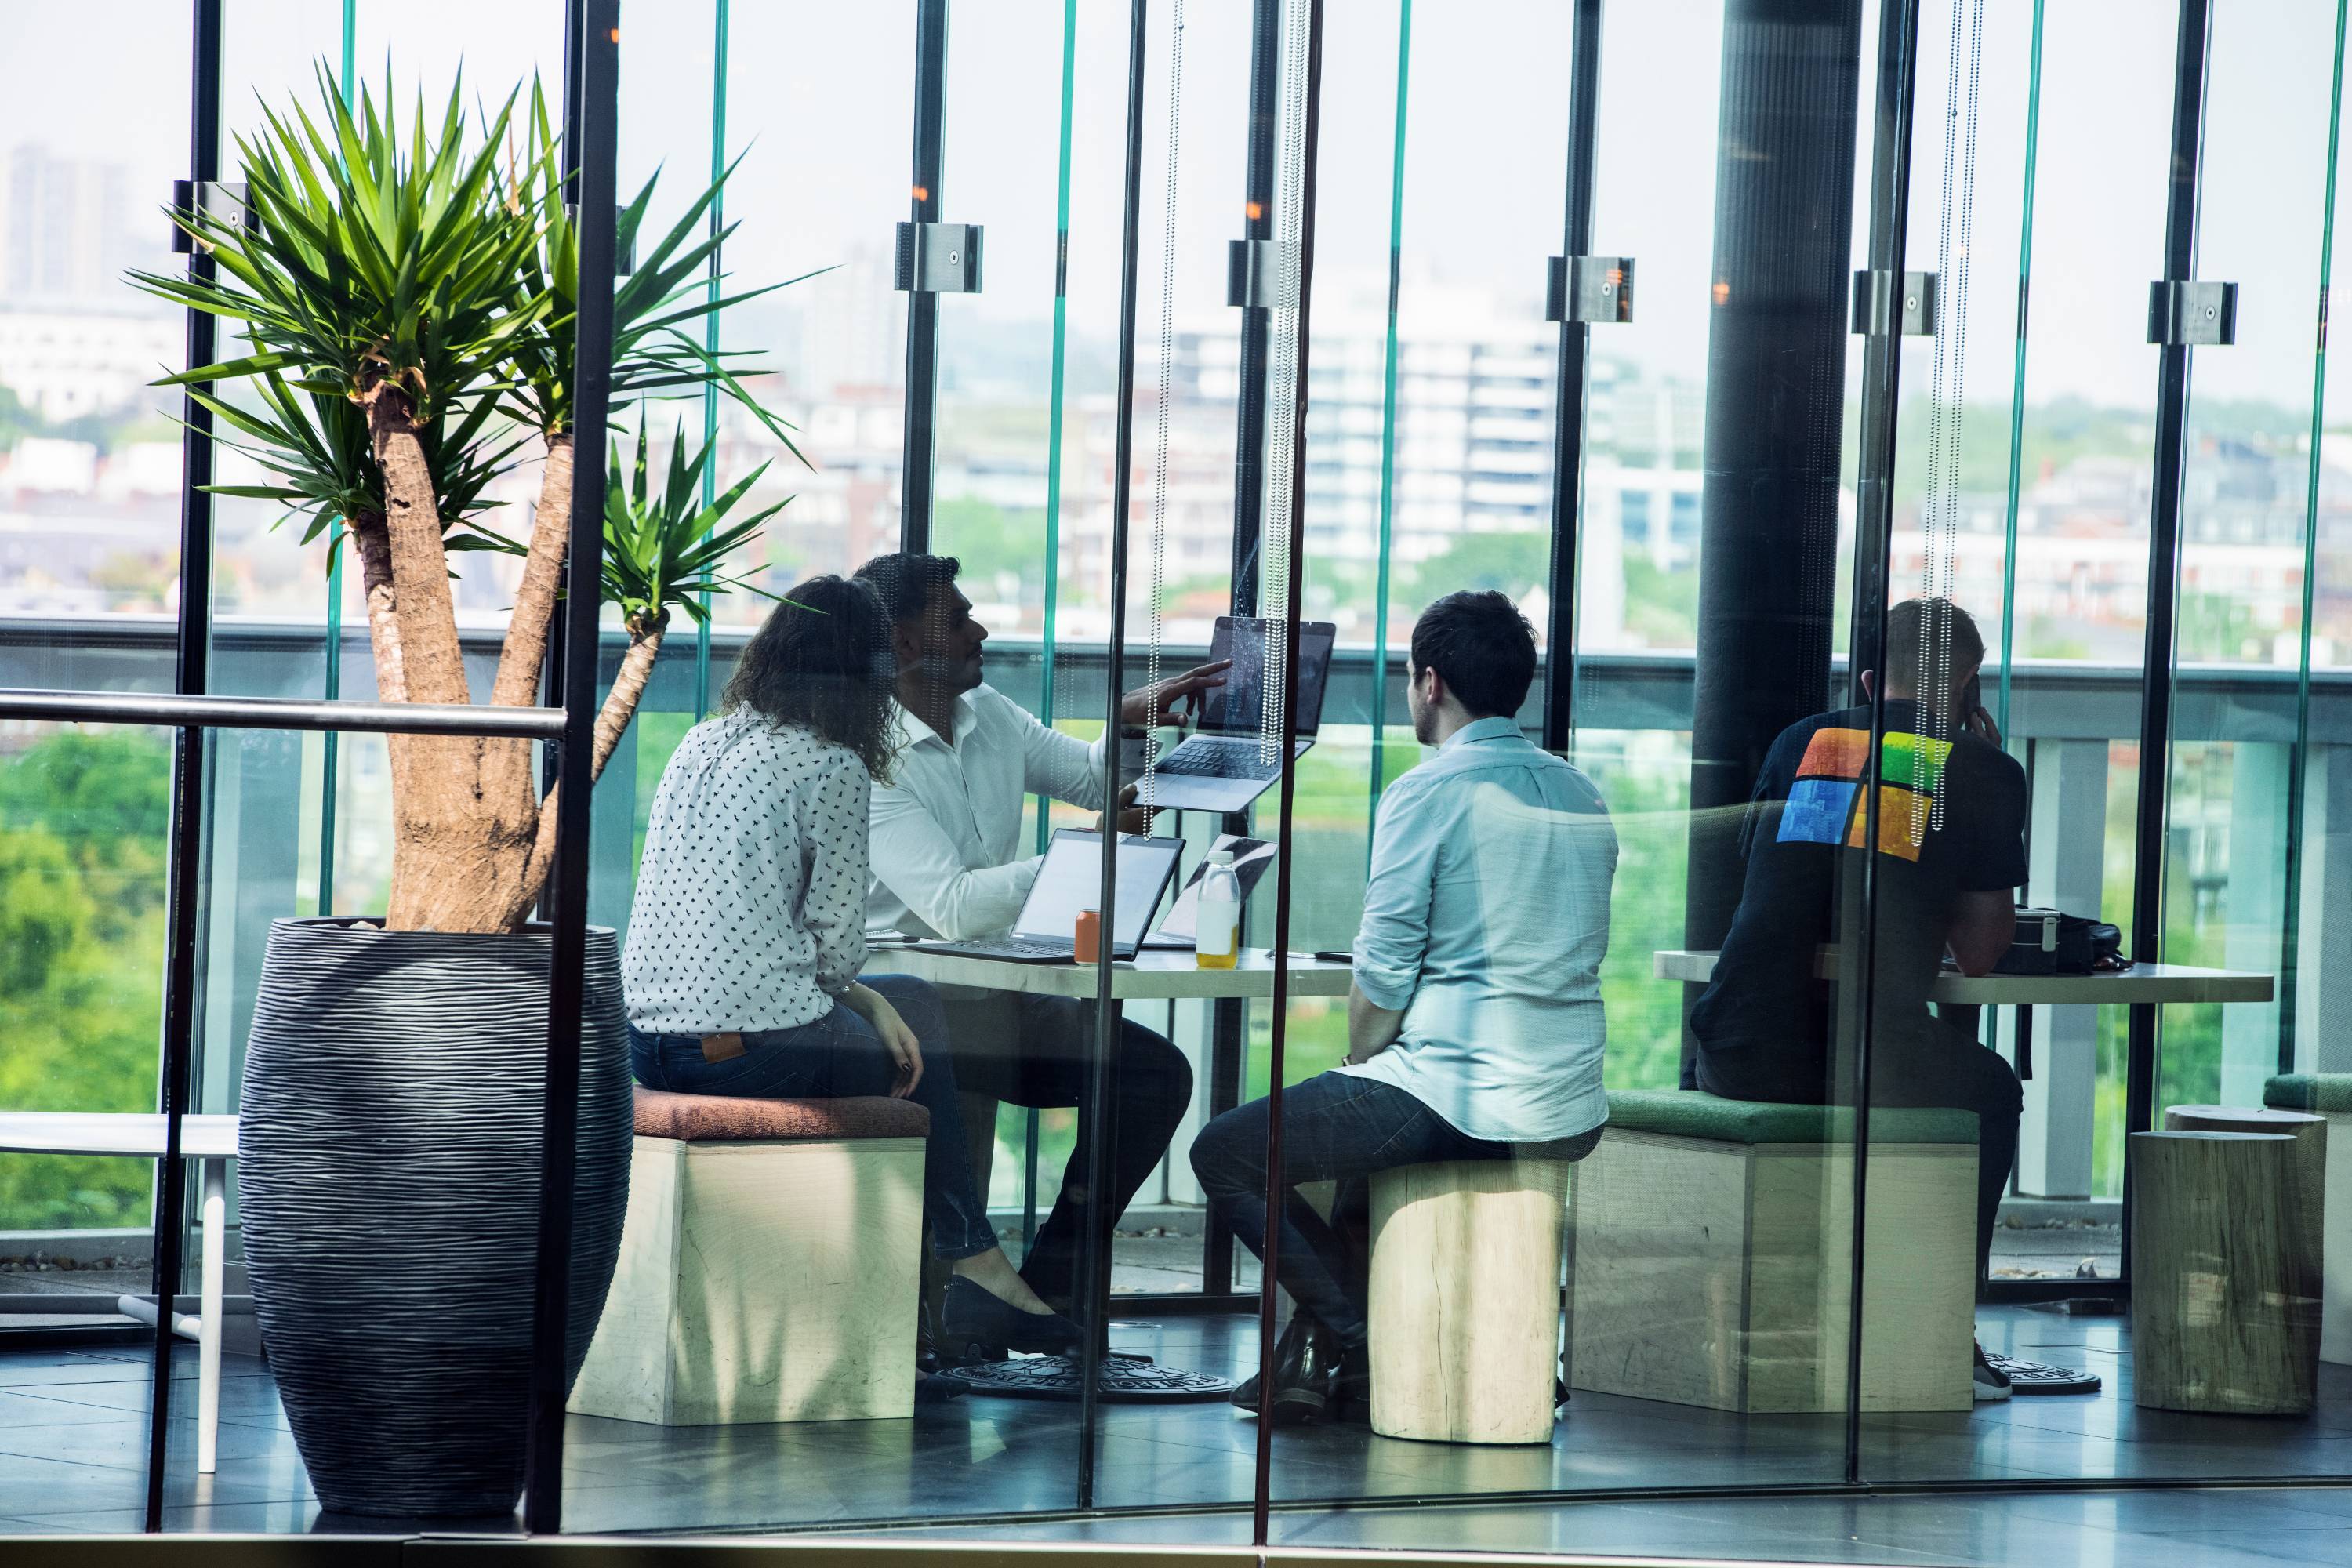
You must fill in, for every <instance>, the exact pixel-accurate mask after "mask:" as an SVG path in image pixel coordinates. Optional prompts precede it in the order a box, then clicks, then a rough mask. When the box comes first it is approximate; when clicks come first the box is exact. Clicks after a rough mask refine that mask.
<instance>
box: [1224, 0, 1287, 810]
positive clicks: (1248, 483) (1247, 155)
mask: <svg viewBox="0 0 2352 1568" xmlns="http://www.w3.org/2000/svg"><path fill="white" fill-rule="evenodd" d="M1281 64H1282V0H1254V3H1253V5H1252V6H1251V8H1250V90H1249V138H1248V142H1247V147H1246V150H1245V152H1244V170H1243V179H1242V237H1243V238H1244V239H1245V240H1249V241H1253V242H1262V241H1265V240H1270V239H1272V238H1273V237H1274V154H1275V122H1274V117H1275V110H1276V108H1277V106H1278V102H1279V98H1280V93H1281V77H1280V70H1281ZM1273 325H1274V312H1273V311H1272V310H1269V309H1267V308H1266V307H1265V306H1264V305H1244V306H1243V307H1242V342H1241V370H1240V375H1241V389H1240V393H1239V395H1238V396H1237V398H1236V400H1235V408H1234V580H1233V590H1232V599H1231V602H1232V605H1233V613H1234V615H1237V616H1255V615H1256V614H1257V597H1258V595H1257V564H1258V562H1257V558H1258V546H1259V543H1260V542H1261V540H1262V538H1263V535H1264V533H1265V416H1266V407H1265V401H1266V355H1267V348H1268V343H1269V341H1270V339H1271V337H1272V333H1273ZM1227 826H1228V827H1229V828H1230V827H1231V826H1232V825H1231V824H1230V823H1228V824H1227Z"/></svg>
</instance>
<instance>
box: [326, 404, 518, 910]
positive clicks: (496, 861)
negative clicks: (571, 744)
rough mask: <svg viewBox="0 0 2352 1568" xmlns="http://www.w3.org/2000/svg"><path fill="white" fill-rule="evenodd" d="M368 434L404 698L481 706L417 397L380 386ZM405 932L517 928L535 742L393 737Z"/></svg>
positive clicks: (399, 894)
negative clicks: (514, 918) (469, 668)
mask: <svg viewBox="0 0 2352 1568" xmlns="http://www.w3.org/2000/svg"><path fill="white" fill-rule="evenodd" d="M368 426H369V433H370V436H371V438H372V440H373V447H374V451H375V460H376V467H377V468H379V469H380V470H381V471H382V472H383V489H384V503H385V504H384V522H385V536H386V539H387V542H388V543H389V545H390V550H389V554H390V558H391V567H392V594H393V599H394V615H395V618H396V621H397V625H398V633H399V640H400V652H401V676H402V679H403V682H404V691H403V700H406V701H411V702H436V703H457V704H463V703H466V702H467V701H469V700H471V693H470V692H469V691H468V690H467V685H466V665H465V658H464V655H463V653H462V652H461V650H460V648H459V647H458V642H457V610H456V606H455V605H454V604H453V603H452V601H451V599H450V596H449V561H448V555H447V552H446V550H445V549H444V547H443V545H442V538H441V536H442V526H441V515H440V501H439V498H438V497H437V496H436V495H435V494H434V490H433V474H432V468H431V466H430V465H429V463H428V462H427V461H426V459H425V447H424V444H423V443H422V442H421V441H420V440H418V438H417V431H416V425H415V418H414V415H413V407H412V405H411V404H410V401H409V398H408V395H407V394H406V392H405V391H404V390H403V389H402V388H401V387H399V386H396V385H394V384H391V383H388V382H387V383H381V384H378V385H376V386H375V387H373V389H371V391H370V394H369V398H368ZM390 750H391V753H392V783H393V851H392V898H391V903H390V907H389V908H388V910H387V911H386V914H385V924H386V926H387V927H388V928H389V929H391V930H394V931H470V932H486V931H504V930H507V929H508V926H509V922H508V916H507V911H508V910H509V909H511V908H513V907H514V904H515V899H516V895H515V889H516V887H517V885H518V884H519V883H520V881H521V879H522V878H523V875H524V873H525V871H526V869H527V868H528V865H529V861H530V848H531V845H532V843H533V842H534V840H535V839H536V837H537V829H538V826H539V806H538V802H537V801H536V799H534V797H533V792H532V787H531V777H530V742H527V741H512V740H484V739H479V738H476V737H470V736H455V735H394V736H393V737H391V738H390Z"/></svg>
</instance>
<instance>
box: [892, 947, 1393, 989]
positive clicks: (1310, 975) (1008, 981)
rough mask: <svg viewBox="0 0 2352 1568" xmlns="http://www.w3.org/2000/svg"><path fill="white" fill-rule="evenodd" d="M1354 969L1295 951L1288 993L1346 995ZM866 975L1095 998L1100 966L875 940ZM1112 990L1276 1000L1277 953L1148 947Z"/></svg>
mask: <svg viewBox="0 0 2352 1568" xmlns="http://www.w3.org/2000/svg"><path fill="white" fill-rule="evenodd" d="M1354 972H1355V971H1354V968H1353V966H1352V965H1349V964H1346V963H1330V962H1328V961H1327V960H1324V959H1319V958H1310V957H1308V956H1307V954H1305V953H1293V954H1292V955H1291V958H1290V994H1291V995H1293V996H1345V995H1346V994H1348V982H1349V976H1350V975H1351V974H1353V973H1354ZM866 973H868V974H911V975H913V976H915V977H916V978H917V979H919V980H928V981H929V982H930V983H931V984H934V985H978V986H983V987H985V988H987V989H988V990H991V991H1027V992H1034V993H1035V994H1039V995H1045V996H1077V997H1087V998H1091V997H1092V996H1094V995H1095V994H1096V992H1095V985H1096V968H1095V965H1093V964H1091V963H1013V962H1012V961H1011V960H1009V959H1002V958H974V957H971V956H969V955H966V954H964V953H958V952H923V951H922V950H920V949H919V948H908V947H892V946H885V945H877V946H875V947H874V948H873V949H871V950H870V951H869V952H867V953H866ZM1111 994H1112V996H1113V997H1115V998H1117V999H1118V1000H1119V1001H1122V1002H1144V1001H1166V1000H1169V999H1171V998H1184V997H1221V996H1258V997H1271V996H1272V995H1273V994H1274V954H1273V953H1271V952H1267V951H1266V950H1265V948H1262V947H1251V948H1244V949H1243V950H1242V956H1241V962H1240V963H1237V964H1235V965H1234V967H1233V968H1231V969H1203V968H1202V967H1201V966H1200V964H1199V963H1197V962H1195V960H1194V959H1193V956H1192V950H1191V949H1190V948H1186V949H1184V950H1183V951H1181V952H1144V953H1141V954H1139V956H1137V957H1135V958H1132V959H1123V960H1121V961H1120V962H1119V963H1117V964H1116V965H1114V966H1113V968H1112V972H1111Z"/></svg>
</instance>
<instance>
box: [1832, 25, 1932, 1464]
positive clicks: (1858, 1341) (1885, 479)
mask: <svg viewBox="0 0 2352 1568" xmlns="http://www.w3.org/2000/svg"><path fill="white" fill-rule="evenodd" d="M1918 37H1919V0H1884V3H1883V5H1882V6H1881V8H1880V11H1879V17H1878V80H1877V90H1876V92H1875V94H1874V98H1875V102H1876V114H1875V119H1874V126H1873V130H1872V136H1871V171H1870V265H1871V269H1872V270H1873V271H1883V272H1885V273H1888V274H1890V275H1891V276H1894V277H1896V278H1900V277H1901V276H1902V273H1903V262H1904V257H1905V246H1906V239H1907V237H1908V228H1909V224H1910V214H1911V126H1912V115H1913V99H1914V96H1915V92H1916V87H1917V83H1918V68H1919V60H1918ZM1882 327H1883V328H1884V330H1883V331H1882V330H1880V329H1881V328H1882ZM1902 342H1903V340H1902V332H1901V322H1900V321H1899V320H1896V321H1875V320H1874V326H1873V330H1872V331H1871V332H1870V334H1869V336H1868V337H1866V338H1865V339H1864V349H1863V375H1862V439H1861V446H1860V449H1859V451H1858V452H1857V453H1856V456H1855V462H1856V466H1857V469H1858V471H1857V474H1856V480H1855V487H1854V489H1855V513H1854V570H1853V599H1854V614H1853V634H1852V635H1853V641H1852V642H1850V643H1849V644H1848V647H1849V649H1850V650H1851V651H1850V653H1849V655H1848V658H1847V660H1846V664H1847V668H1849V669H1850V670H1853V671H1855V672H1856V674H1855V676H1854V679H1855V682H1856V684H1857V685H1858V684H1859V683H1860V675H1859V671H1861V670H1862V669H1863V668H1865V667H1866V668H1872V669H1885V668H1886V591H1887V583H1888V580H1889V578H1890V577H1891V575H1892V572H1893V567H1892V550H1893V545H1894V529H1893V526H1892V522H1893V516H1894V475H1895V433H1896V432H1895V412H1896V400H1897V397H1898V395H1899V394H1900V391H1901V373H1902V366H1903V360H1902ZM1865 655H1867V656H1868V657H1867V659H1865V658H1864V656H1865ZM1871 685H1872V689H1871V691H1870V692H1869V693H1868V694H1867V696H1866V697H1865V698H1864V700H1866V701H1867V702H1868V703H1869V704H1870V748H1869V750H1868V752H1865V753H1864V765H1863V773H1864V777H1865V778H1866V779H1869V780H1873V781H1875V780H1876V778H1877V777H1878V760H1877V759H1878V756H1879V753H1880V751H1881V749H1882V748H1883V747H1884V746H1885V740H1886V685H1885V682H1884V681H1873V682H1872V683H1871ZM1879 796H1880V792H1879V790H1878V789H1877V788H1876V787H1874V786H1873V787H1870V788H1867V789H1864V791H1863V814H1864V826H1863V840H1862V841H1863V843H1864V844H1865V845H1867V846H1869V847H1868V848H1866V849H1865V850H1864V852H1863V854H1862V856H1861V858H1860V875H1861V879H1862V888H1861V891H1862V906H1861V907H1862V917H1861V929H1860V930H1859V931H1856V932H1855V933H1854V947H1855V965H1856V968H1855V980H1854V986H1853V989H1854V992H1855V994H1857V996H1858V998H1859V1004H1858V1005H1857V1007H1856V1009H1855V1018H1856V1028H1855V1031H1854V1039H1855V1047H1856V1048H1855V1051H1854V1073H1853V1085H1854V1089H1853V1101H1854V1103H1853V1217H1852V1220H1851V1222H1850V1223H1851V1225H1852V1233H1851V1234H1850V1235H1849V1236H1848V1237H1847V1238H1846V1243H1847V1257H1848V1276H1847V1289H1848V1295H1847V1303H1848V1305H1847V1320H1846V1345H1845V1352H1846V1389H1845V1479H1846V1481H1847V1482H1848V1484H1850V1485H1858V1484H1860V1482H1861V1480H1862V1373H1863V1366H1862V1336H1863V1321H1862V1313H1863V1284H1864V1273H1865V1268H1864V1263H1865V1259H1864V1256H1863V1237H1864V1230H1865V1225H1866V1221H1867V1219H1868V1217H1869V1213H1870V1205H1869V1195H1870V1055H1871V1047H1872V1046H1873V1045H1874V1043H1875V1042H1874V1039H1873V1035H1874V1028H1873V1024H1874V1011H1875V1006H1876V1001H1877V997H1876V991H1877V974H1876V967H1877V952H1876V948H1877V942H1876V938H1877V927H1878V921H1877V916H1878V858H1879V857H1878V850H1877V845H1878V819H1879V810H1880V804H1881V803H1880V799H1879Z"/></svg>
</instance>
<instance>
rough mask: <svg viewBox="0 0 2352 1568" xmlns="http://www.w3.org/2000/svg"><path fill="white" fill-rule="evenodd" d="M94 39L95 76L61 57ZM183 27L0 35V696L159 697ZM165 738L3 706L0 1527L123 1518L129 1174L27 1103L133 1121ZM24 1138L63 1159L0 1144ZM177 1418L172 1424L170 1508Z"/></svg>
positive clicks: (185, 1409) (169, 605) (159, 928)
mask: <svg viewBox="0 0 2352 1568" xmlns="http://www.w3.org/2000/svg"><path fill="white" fill-rule="evenodd" d="M94 27H95V28H103V29H105V30H106V32H107V33H108V34H109V35H110V37H114V38H116V39H117V40H119V47H116V48H114V49H113V50H111V51H110V56H109V58H108V62H107V68H106V69H105V70H104V71H103V72H100V73H98V74H95V75H93V74H92V73H91V72H89V71H88V70H79V71H76V70H66V69H61V68H59V62H60V61H64V60H70V59H78V58H87V55H88V51H89V36H90V33H91V30H92V29H93V28H94ZM190 37H191V33H190V27H189V21H188V12H187V8H186V7H185V6H181V5H167V4H130V5H110V6H106V7H102V8H100V9H97V10H92V11H84V12H79V13H76V14H74V15H71V16H68V15H66V14H64V13H39V14H37V13H34V12H24V13H18V14H12V15H10V16H8V17H7V19H6V21H5V23H0V105H4V106H0V687H16V688H34V689H41V688H91V687H111V688H115V689H147V690H156V689H169V688H170V684H171V680H172V658H171V653H172V640H171V624H172V623H171V612H172V610H173V605H174V603H175V598H176V583H177V581H178V577H179V565H180V562H179V554H180V551H179V516H180V509H179V502H178V491H179V488H180V469H181V441H180V433H179V430H178V428H177V426H175V425H174V424H173V418H174V417H175V416H177V415H178V414H179V412H180V407H181V399H180V396H179V395H178V394H177V393H164V392H162V391H159V390H157V389H154V388H152V387H150V386H149V385H148V383H149V382H150V381H151V380H152V379H153V378H154V377H156V376H158V375H161V374H165V373H166V372H167V371H168V370H170V369H171V368H173V367H174V366H176V365H178V364H180V363H184V361H183V359H182V355H183V353H184V345H183V325H182V317H181V315H180V313H179V312H178V311H177V310H173V309H172V308H171V307H170V306H169V305H167V304H164V303H163V302H162V301H160V300H155V299H153V298H152V297H150V296H148V295H146V294H143V293H140V292H137V291H135V290H133V289H131V287H130V286H129V285H128V284H127V283H126V281H125V280H124V277H123V274H124V273H125V272H126V271H127V270H129V269H132V268H137V269H140V270H143V271H150V272H156V273H163V274H170V273H173V272H177V271H180V270H182V269H184V261H183V260H182V258H179V257H176V256H174V255H173V254H172V252H171V229H170V226H169V224H168V222H167V220H166V219H165V218H164V216H163V208H164V207H165V206H167V205H169V203H170V201H171V199H172V181H173V179H175V178H179V177H183V176H184V175H185V174H187V172H188V171H187V168H186V163H187V157H188V153H187V141H186V136H185V127H186V124H187V119H188V111H187V104H188V94H189V78H190V74H191V73H190V69H189V61H190V56H191V43H190ZM171 755H172V753H171V738H170V736H169V735H168V734H165V733H163V732H159V731H152V730H145V729H138V728H131V727H117V726H95V725H92V726H83V725H76V724H57V723H46V722H29V721H20V720H10V721H0V1021H4V1022H5V1027H6V1028H7V1030H8V1037H9V1041H10V1044H9V1045H8V1047H6V1048H5V1050H0V1110H5V1111H6V1112H10V1113H32V1115H31V1117H29V1118H27V1119H26V1122H25V1123H24V1124H23V1125H20V1126H16V1127H14V1128H12V1131H15V1132H16V1133H18V1134H20V1135H19V1136H16V1137H15V1138H12V1139H11V1141H10V1147H11V1150H12V1152H7V1153H0V1377H5V1382H6V1384H7V1387H8V1392H9V1394H11V1395H12V1396H15V1397H13V1398H12V1411H13V1414H14V1419H13V1420H12V1422H11V1423H10V1427H11V1430H10V1432H9V1434H8V1436H7V1437H6V1438H5V1440H0V1447H5V1449H6V1450H7V1454H6V1456H5V1458H0V1477H5V1479H0V1508H5V1511H6V1512H8V1513H9V1514H11V1515H37V1516H39V1522H36V1523H31V1524H17V1525H16V1526H14V1527H13V1528H15V1529H16V1530H19V1531H23V1530H35V1531H42V1530H47V1531H71V1530H77V1529H123V1528H132V1529H135V1528H137V1521H138V1520H139V1519H140V1518H141V1516H142V1509H143V1502H144V1498H145V1489H146V1488H145V1480H146V1477H145V1455H146V1452H147V1422H146V1418H145V1413H146V1410H147V1408H148V1398H149V1388H150V1385H151V1382H152V1373H153V1354H152V1345H153V1333H152V1329H150V1328H148V1327H147V1326H146V1325H145V1324H143V1323H142V1322H140V1321H136V1320H135V1319H133V1318H131V1317H128V1316H125V1315H123V1314H122V1313H121V1310H120V1309H119V1306H118V1303H119V1301H120V1300H121V1299H122V1298H124V1297H126V1296H136V1297H139V1298H142V1300H143V1301H145V1302H148V1303H152V1300H153V1299H154V1297H153V1292H154V1290H155V1289H156V1281H155V1279H154V1277H153V1271H152V1258H153V1244H154V1236H155V1232H154V1214H153V1193H154V1181H155V1173H156V1162H155V1161H154V1160H153V1159H152V1157H149V1158H137V1157H123V1155H122V1153H121V1152H119V1151H118V1152H113V1153H108V1152H104V1148H103V1144H104V1142H105V1141H104V1139H102V1138H76V1137H73V1136H69V1135H68V1136H62V1137H60V1136H58V1134H59V1133H60V1131H61V1129H60V1126H59V1124H58V1122H55V1121H46V1120H42V1119H43V1118H47V1117H54V1116H58V1115H60V1114H61V1113H83V1114H98V1115H121V1116H123V1117H125V1118H126V1119H127V1118H128V1117H130V1116H133V1115H142V1114H146V1113H152V1111H153V1110H154V1108H155V1098H156V1062H157V1041H158V1039H159V1038H160V1037H161V1033H162V1011H163V1004H162V994H163V959H164V952H163V949H164V941H163V932H164V910H163V899H164V885H165V864H166V854H167V847H168V818H169V812H170V779H171ZM11 1121H12V1122H14V1121H16V1117H15V1116H12V1117H11ZM104 1125H106V1126H107V1127H109V1128H112V1127H116V1126H119V1125H120V1124H119V1123H111V1122H110V1123H106V1124H104ZM45 1141H46V1142H50V1143H51V1144H52V1145H53V1146H56V1147H60V1148H62V1149H66V1150H76V1149H79V1150H83V1151H88V1152H43V1153H31V1152H13V1151H15V1150H21V1149H25V1148H27V1147H38V1146H40V1144H41V1143H42V1142H45ZM150 1310H152V1306H151V1307H150ZM187 1370H188V1371H189V1372H190V1373H193V1372H194V1367H193V1366H190V1367H189V1368H188V1369H187ZM246 1370H251V1368H250V1367H249V1366H248V1367H247V1369H246ZM175 1391H178V1392H184V1394H185V1395H186V1397H185V1398H184V1399H183V1401H182V1402H181V1404H180V1405H178V1406H177V1407H176V1413H177V1414H179V1415H193V1410H192V1408H191V1406H192V1405H193V1404H194V1388H193V1384H182V1385H177V1388H176V1389H175ZM194 1426H195V1424H194V1421H193V1420H185V1421H175V1422H174V1423H173V1430H172V1432H171V1433H170V1434H169V1436H170V1437H171V1439H172V1447H171V1450H170V1453H169V1457H168V1465H169V1472H170V1481H169V1484H168V1486H167V1489H166V1500H167V1501H168V1502H170V1503H173V1504H177V1505H181V1506H182V1507H184V1506H185V1505H186V1504H187V1503H188V1502H189V1501H191V1500H192V1496H193V1492H194V1486H193V1485H192V1483H193V1479H194V1478H193V1476H192V1474H191V1471H192V1470H193V1466H194V1449H193V1443H192V1439H193V1436H194ZM183 1437H187V1438H189V1439H191V1442H190V1443H188V1444H183V1443H182V1442H181V1439H182V1438H183ZM298 1490H299V1481H298ZM284 1495H296V1494H294V1493H288V1494H284Z"/></svg>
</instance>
